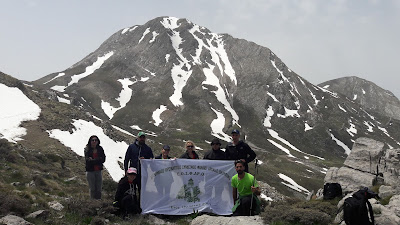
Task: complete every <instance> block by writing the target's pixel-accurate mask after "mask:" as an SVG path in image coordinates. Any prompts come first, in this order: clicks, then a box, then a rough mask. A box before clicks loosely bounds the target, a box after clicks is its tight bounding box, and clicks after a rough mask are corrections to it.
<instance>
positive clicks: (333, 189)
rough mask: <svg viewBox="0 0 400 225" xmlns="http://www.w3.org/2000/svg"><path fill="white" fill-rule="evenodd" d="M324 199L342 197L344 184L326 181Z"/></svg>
mask: <svg viewBox="0 0 400 225" xmlns="http://www.w3.org/2000/svg"><path fill="white" fill-rule="evenodd" d="M323 195H324V200H330V199H334V198H336V197H342V186H340V184H339V183H326V184H324V192H323Z"/></svg>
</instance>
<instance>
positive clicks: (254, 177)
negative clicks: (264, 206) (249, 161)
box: [250, 159, 258, 216]
mask: <svg viewBox="0 0 400 225" xmlns="http://www.w3.org/2000/svg"><path fill="white" fill-rule="evenodd" d="M254 163H255V164H254V170H255V174H254V175H253V187H254V185H255V183H256V174H258V168H257V163H258V159H256V160H255V162H254ZM253 198H254V192H251V201H250V216H251V210H252V208H253Z"/></svg>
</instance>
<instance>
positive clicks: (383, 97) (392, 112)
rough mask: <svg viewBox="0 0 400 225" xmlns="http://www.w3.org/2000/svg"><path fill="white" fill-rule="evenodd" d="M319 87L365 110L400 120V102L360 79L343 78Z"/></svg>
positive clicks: (386, 92)
mask: <svg viewBox="0 0 400 225" xmlns="http://www.w3.org/2000/svg"><path fill="white" fill-rule="evenodd" d="M318 86H320V87H324V88H326V89H328V90H331V91H334V92H337V93H341V94H343V95H345V96H346V97H347V98H348V99H350V100H352V101H354V102H356V103H358V104H360V105H362V106H363V107H364V108H365V109H368V110H370V111H374V112H376V113H379V114H381V115H384V116H387V117H391V118H393V119H397V120H400V101H399V99H398V98H396V96H394V95H393V93H392V92H390V91H388V90H384V89H383V88H381V87H379V86H377V85H376V84H374V83H372V82H370V81H367V80H364V79H362V78H359V77H355V76H352V77H342V78H338V79H334V80H330V81H326V82H324V83H321V84H319V85H318Z"/></svg>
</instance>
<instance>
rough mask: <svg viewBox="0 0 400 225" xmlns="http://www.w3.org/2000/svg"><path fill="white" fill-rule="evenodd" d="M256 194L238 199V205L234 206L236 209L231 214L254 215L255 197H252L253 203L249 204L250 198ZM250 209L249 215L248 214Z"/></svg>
mask: <svg viewBox="0 0 400 225" xmlns="http://www.w3.org/2000/svg"><path fill="white" fill-rule="evenodd" d="M252 197H253V198H254V197H256V196H253V195H249V196H246V197H243V198H241V199H240V205H239V206H238V207H237V208H236V211H235V212H234V213H233V216H254V210H255V208H256V204H257V202H256V199H253V205H252V207H251V209H250V206H251V198H252ZM250 210H251V215H250Z"/></svg>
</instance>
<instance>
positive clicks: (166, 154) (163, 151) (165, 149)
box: [155, 145, 171, 159]
mask: <svg viewBox="0 0 400 225" xmlns="http://www.w3.org/2000/svg"><path fill="white" fill-rule="evenodd" d="M170 150H171V148H170V147H169V146H168V145H164V146H163V148H162V149H161V154H160V155H159V156H156V157H155V159H170V158H171V157H170V156H169V151H170Z"/></svg>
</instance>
